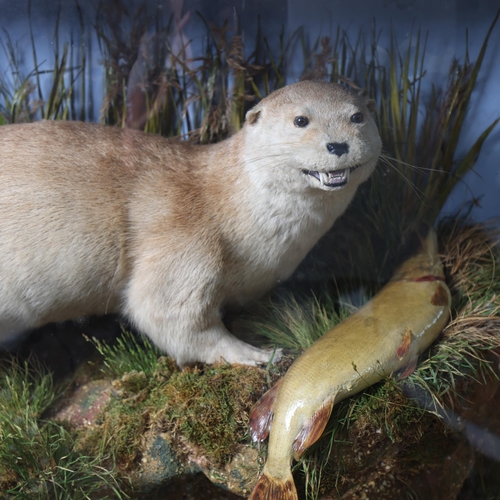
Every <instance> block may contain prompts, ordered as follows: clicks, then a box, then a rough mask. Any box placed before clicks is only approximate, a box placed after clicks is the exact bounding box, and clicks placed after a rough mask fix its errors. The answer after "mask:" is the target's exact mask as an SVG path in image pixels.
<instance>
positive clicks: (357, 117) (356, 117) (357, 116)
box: [351, 113, 365, 123]
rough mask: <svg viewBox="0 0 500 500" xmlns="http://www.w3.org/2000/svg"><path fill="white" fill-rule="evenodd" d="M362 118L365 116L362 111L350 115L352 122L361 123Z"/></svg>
mask: <svg viewBox="0 0 500 500" xmlns="http://www.w3.org/2000/svg"><path fill="white" fill-rule="evenodd" d="M364 119H365V117H364V116H363V113H354V114H353V115H352V116H351V121H352V123H363V120H364Z"/></svg>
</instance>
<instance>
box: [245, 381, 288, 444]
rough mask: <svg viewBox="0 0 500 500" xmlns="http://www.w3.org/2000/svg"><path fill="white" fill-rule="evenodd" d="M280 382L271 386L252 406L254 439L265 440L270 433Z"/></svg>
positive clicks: (251, 422) (252, 432)
mask: <svg viewBox="0 0 500 500" xmlns="http://www.w3.org/2000/svg"><path fill="white" fill-rule="evenodd" d="M280 382H281V381H280ZM280 382H278V383H277V384H275V385H274V386H273V387H271V389H269V390H268V391H267V392H266V393H265V394H264V395H263V396H262V397H261V398H260V399H259V400H258V401H257V403H255V405H254V407H253V408H252V411H251V413H250V424H249V426H250V436H251V437H252V441H257V442H260V441H264V440H265V439H266V438H267V436H268V435H269V429H270V428H271V422H272V420H273V415H274V411H273V406H274V402H275V401H276V396H277V394H278V387H279V384H280Z"/></svg>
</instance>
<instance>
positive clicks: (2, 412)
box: [0, 360, 127, 500]
mask: <svg viewBox="0 0 500 500" xmlns="http://www.w3.org/2000/svg"><path fill="white" fill-rule="evenodd" d="M56 396H57V393H56V391H55V390H54V387H53V383H52V376H51V375H50V374H49V373H47V372H45V371H44V370H43V369H42V368H41V367H40V365H39V364H37V363H36V362H32V364H31V367H30V366H29V365H28V363H27V362H25V363H23V364H19V363H17V362H16V361H15V360H13V361H11V362H10V363H8V364H7V365H4V366H2V369H1V372H0V489H1V491H2V492H3V497H2V498H6V499H26V500H27V499H30V500H31V499H35V500H36V499H39V500H48V499H54V500H59V499H61V500H62V499H66V498H71V499H72V500H79V499H82V500H83V499H88V498H89V496H90V495H95V496H94V498H110V496H108V493H106V492H113V495H112V497H113V498H118V499H121V498H127V496H126V495H125V494H123V493H121V492H120V490H119V488H118V483H117V480H116V478H115V475H116V474H115V471H114V470H113V468H112V467H108V468H104V467H103V466H102V464H103V460H105V459H107V458H109V456H108V455H101V456H93V457H92V456H86V455H82V454H80V453H78V452H77V451H75V439H74V436H73V434H72V433H71V432H70V431H68V430H67V429H66V428H65V427H64V426H62V425H59V424H57V423H55V422H50V421H49V422H44V421H42V420H40V416H41V415H42V414H43V413H44V412H45V411H46V410H47V408H48V407H49V406H50V404H51V403H52V402H53V401H54V399H55V398H56Z"/></svg>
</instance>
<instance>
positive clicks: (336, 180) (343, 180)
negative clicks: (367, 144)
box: [304, 166, 357, 187]
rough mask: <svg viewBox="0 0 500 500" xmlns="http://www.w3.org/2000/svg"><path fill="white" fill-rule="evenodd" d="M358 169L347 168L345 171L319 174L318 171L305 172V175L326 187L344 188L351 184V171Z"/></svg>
mask: <svg viewBox="0 0 500 500" xmlns="http://www.w3.org/2000/svg"><path fill="white" fill-rule="evenodd" d="M355 168H357V166H356V167H351V168H345V169H343V170H330V171H329V172H318V171H317V170H304V173H305V174H307V175H311V176H312V177H315V178H316V179H318V181H319V182H320V183H321V185H322V186H325V187H342V186H345V185H346V184H347V183H348V182H349V178H350V176H351V171H352V170H354V169H355Z"/></svg>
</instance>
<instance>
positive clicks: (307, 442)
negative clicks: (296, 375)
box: [293, 398, 333, 460]
mask: <svg viewBox="0 0 500 500" xmlns="http://www.w3.org/2000/svg"><path fill="white" fill-rule="evenodd" d="M332 409H333V398H329V399H327V400H326V401H325V402H324V403H323V404H322V405H321V407H320V408H319V410H317V411H316V413H315V414H314V415H313V416H312V417H311V418H310V419H309V420H308V421H307V422H306V424H305V425H304V427H302V430H301V431H300V432H299V433H298V434H297V437H296V438H295V441H294V442H293V456H294V458H295V460H299V459H300V457H301V456H302V455H303V453H304V452H305V451H306V450H307V448H309V447H310V446H312V445H313V444H314V443H315V442H316V441H317V440H318V439H319V438H320V437H321V435H322V434H323V431H324V430H325V427H326V424H327V423H328V420H329V418H330V415H331V414H332Z"/></svg>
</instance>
